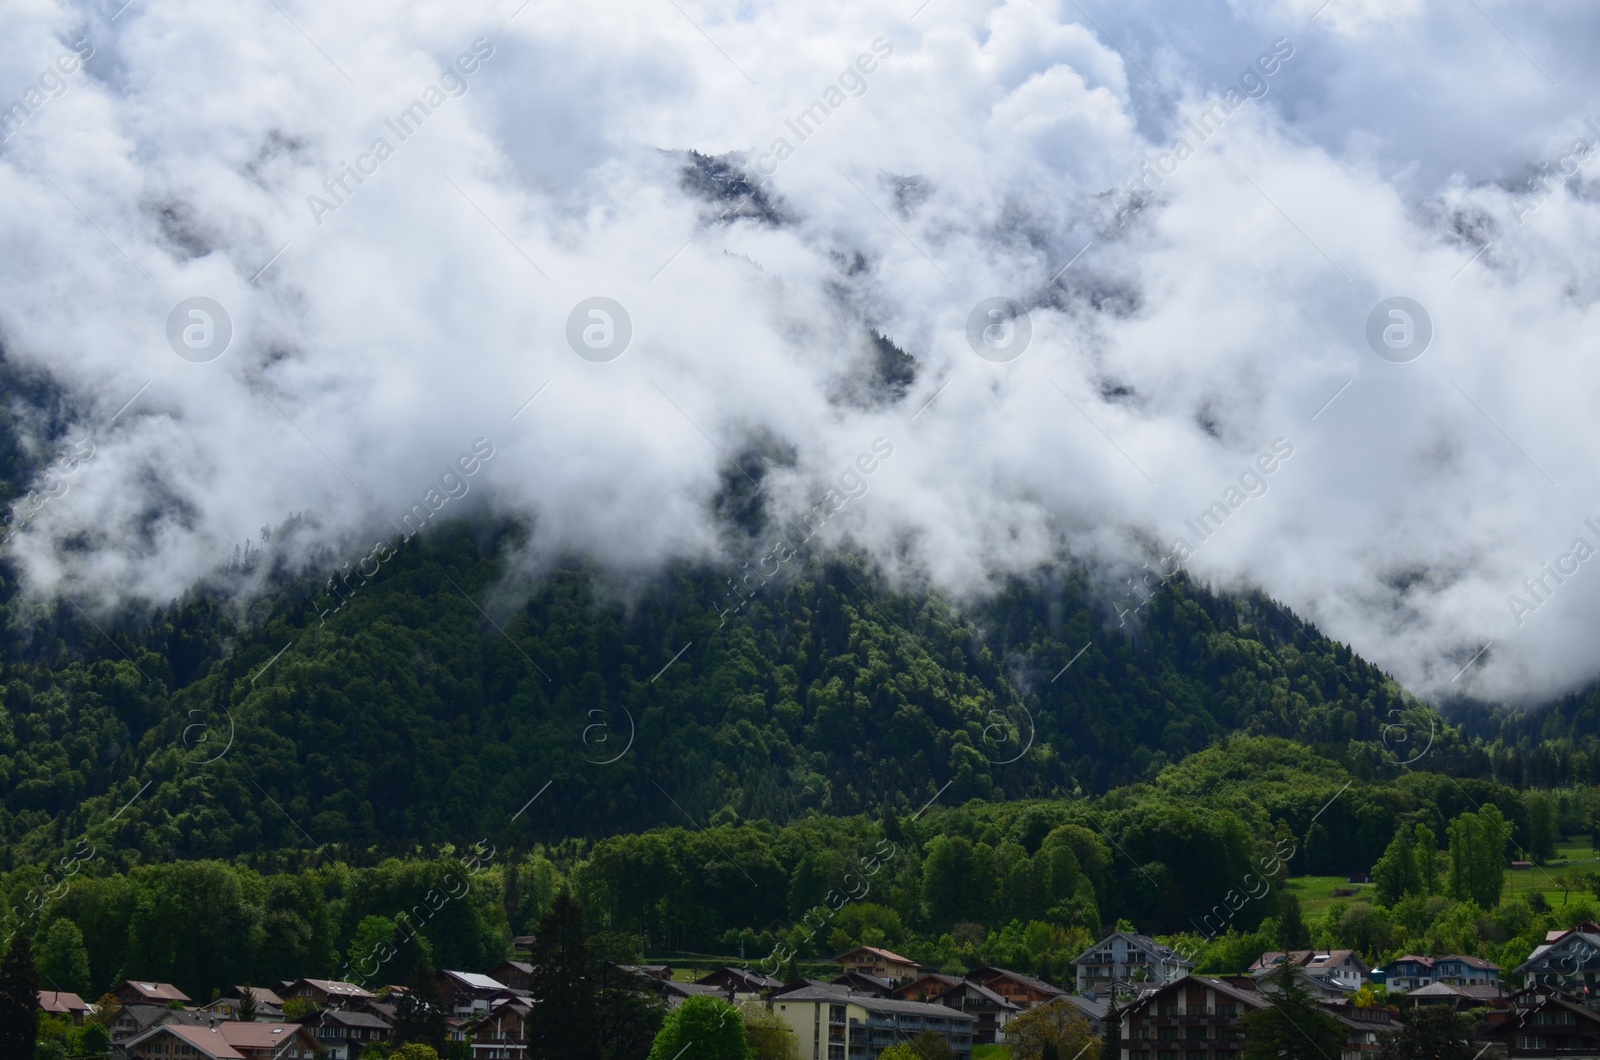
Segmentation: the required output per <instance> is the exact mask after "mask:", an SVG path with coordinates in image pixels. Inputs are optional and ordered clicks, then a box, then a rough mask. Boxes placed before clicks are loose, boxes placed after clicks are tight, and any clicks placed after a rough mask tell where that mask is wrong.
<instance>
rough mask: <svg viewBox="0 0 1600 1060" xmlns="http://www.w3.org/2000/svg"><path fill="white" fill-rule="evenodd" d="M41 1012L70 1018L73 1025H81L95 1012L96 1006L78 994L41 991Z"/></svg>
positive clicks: (61, 991)
mask: <svg viewBox="0 0 1600 1060" xmlns="http://www.w3.org/2000/svg"><path fill="white" fill-rule="evenodd" d="M39 1011H41V1012H48V1013H50V1014H51V1015H53V1016H70V1017H71V1018H72V1022H73V1023H77V1024H80V1025H81V1024H82V1023H83V1021H84V1018H85V1017H86V1016H88V1015H89V1013H91V1012H93V1011H94V1006H93V1005H91V1004H89V1003H88V1002H87V1001H85V1000H84V999H83V998H81V997H79V996H78V995H77V994H72V993H68V992H67V991H65V990H41V991H39Z"/></svg>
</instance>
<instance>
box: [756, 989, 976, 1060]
mask: <svg viewBox="0 0 1600 1060" xmlns="http://www.w3.org/2000/svg"><path fill="white" fill-rule="evenodd" d="M770 1004H771V1006H772V1011H773V1012H775V1013H777V1015H778V1016H779V1017H780V1018H781V1019H783V1021H784V1022H785V1023H787V1024H788V1025H789V1029H790V1030H792V1031H794V1034H795V1038H796V1040H797V1041H798V1043H799V1046H800V1060H840V1058H843V1057H847V1056H848V1057H851V1058H852V1060H853V1058H855V1057H863V1058H865V1060H877V1057H878V1056H879V1054H881V1053H882V1052H883V1051H884V1050H885V1049H888V1048H889V1047H890V1046H892V1045H897V1044H899V1043H900V1042H903V1041H905V1040H907V1039H908V1038H912V1037H915V1036H916V1035H918V1034H921V1033H923V1032H924V1031H933V1032H934V1033H936V1034H939V1035H941V1036H942V1037H943V1038H944V1040H945V1041H946V1042H947V1043H948V1044H949V1046H950V1049H951V1051H952V1052H954V1053H955V1055H956V1057H957V1058H958V1060H971V1057H972V1030H973V1025H974V1024H975V1023H976V1022H977V1021H976V1020H975V1019H974V1018H973V1017H972V1016H969V1015H967V1014H966V1013H964V1012H958V1011H956V1010H955V1009H952V1008H948V1007H946V1006H944V1005H929V1004H924V1003H922V1002H917V1001H897V1000H894V999H892V998H882V997H864V996H862V995H860V994H852V993H850V992H849V991H848V990H846V989H845V988H844V987H842V986H832V985H829V986H811V987H803V988H801V989H799V990H794V991H789V992H787V993H782V994H777V995H775V996H773V997H772V999H771V1001H770Z"/></svg>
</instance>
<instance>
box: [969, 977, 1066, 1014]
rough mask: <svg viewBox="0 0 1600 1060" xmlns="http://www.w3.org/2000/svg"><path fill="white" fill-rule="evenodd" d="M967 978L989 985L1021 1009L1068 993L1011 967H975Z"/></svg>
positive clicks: (980, 984)
mask: <svg viewBox="0 0 1600 1060" xmlns="http://www.w3.org/2000/svg"><path fill="white" fill-rule="evenodd" d="M967 978H968V979H970V980H971V981H972V982H974V983H977V984H978V985H979V986H986V987H988V988H989V989H990V990H993V991H994V992H995V993H997V994H999V995H1000V996H1001V997H1003V998H1005V999H1006V1000H1007V1001H1009V1002H1011V1003H1012V1004H1013V1005H1015V1006H1017V1007H1018V1008H1019V1009H1030V1008H1032V1007H1033V1006H1035V1005H1042V1004H1044V1003H1045V1002H1046V1001H1049V1000H1050V999H1051V998H1057V997H1060V996H1061V995H1062V994H1065V993H1066V991H1065V990H1062V989H1061V988H1060V987H1056V986H1051V985H1050V984H1049V983H1047V982H1045V981H1044V980H1043V979H1035V978H1034V977H1033V976H1031V975H1023V974H1022V973H1021V972H1013V971H1011V970H1010V969H1009V968H974V969H973V970H972V971H970V972H968V973H967Z"/></svg>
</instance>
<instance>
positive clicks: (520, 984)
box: [489, 961, 533, 990]
mask: <svg viewBox="0 0 1600 1060" xmlns="http://www.w3.org/2000/svg"><path fill="white" fill-rule="evenodd" d="M489 978H490V979H498V980H500V982H502V983H504V984H506V985H507V986H509V987H510V988H511V989H513V990H526V989H528V984H529V983H531V982H533V965H531V964H528V963H526V962H525V961H501V962H500V963H499V964H497V965H495V966H494V967H493V968H490V969H489Z"/></svg>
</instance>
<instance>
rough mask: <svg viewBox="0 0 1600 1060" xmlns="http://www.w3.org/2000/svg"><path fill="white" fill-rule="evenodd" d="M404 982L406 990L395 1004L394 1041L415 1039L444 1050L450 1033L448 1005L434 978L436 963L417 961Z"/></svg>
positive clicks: (437, 1050)
mask: <svg viewBox="0 0 1600 1060" xmlns="http://www.w3.org/2000/svg"><path fill="white" fill-rule="evenodd" d="M405 986H406V990H405V993H403V994H401V995H400V997H399V999H398V1000H396V1001H395V1004H394V1044H395V1045H404V1044H406V1043H407V1042H416V1043H417V1044H419V1045H426V1046H430V1047H431V1048H432V1049H433V1050H434V1051H435V1052H438V1053H440V1054H442V1053H443V1052H444V1051H445V1037H446V1033H447V1032H446V1026H445V1007H444V1002H442V1001H440V1000H439V989H438V987H437V986H436V985H435V984H434V981H433V967H432V966H431V965H429V964H428V962H427V961H418V962H417V964H416V966H415V967H414V968H413V969H412V971H411V978H410V979H409V980H408V981H407V982H406V984H405Z"/></svg>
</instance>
